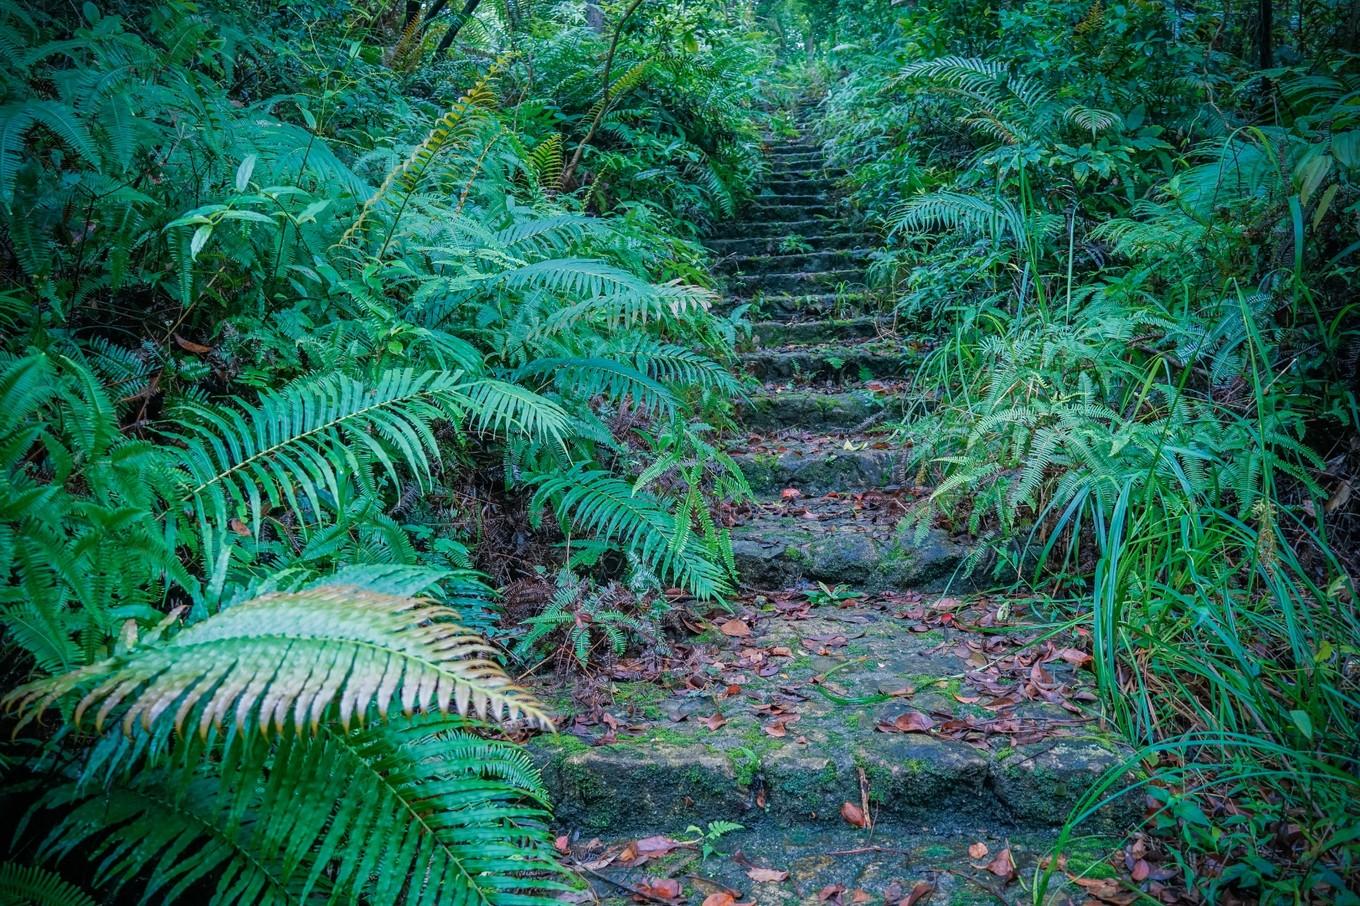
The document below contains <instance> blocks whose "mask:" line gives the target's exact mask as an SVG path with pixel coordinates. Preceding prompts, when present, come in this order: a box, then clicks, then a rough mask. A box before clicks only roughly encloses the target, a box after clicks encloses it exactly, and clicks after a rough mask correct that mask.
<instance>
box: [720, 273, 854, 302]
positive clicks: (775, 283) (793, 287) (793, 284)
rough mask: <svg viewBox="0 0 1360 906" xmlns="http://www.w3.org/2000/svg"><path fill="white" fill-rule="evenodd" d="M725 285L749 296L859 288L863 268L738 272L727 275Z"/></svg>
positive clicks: (742, 294)
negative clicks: (786, 271) (757, 272)
mask: <svg viewBox="0 0 1360 906" xmlns="http://www.w3.org/2000/svg"><path fill="white" fill-rule="evenodd" d="M727 285H728V288H729V289H730V290H732V292H733V293H734V294H735V295H738V296H752V295H755V294H757V293H774V294H790V295H792V294H813V293H817V292H826V291H828V290H839V289H843V288H844V289H848V288H860V289H862V288H863V287H864V269H863V268H853V267H850V268H839V269H837V270H829V271H793V272H789V273H765V274H737V275H734V276H731V277H728V278H727Z"/></svg>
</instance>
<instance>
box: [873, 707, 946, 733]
mask: <svg viewBox="0 0 1360 906" xmlns="http://www.w3.org/2000/svg"><path fill="white" fill-rule="evenodd" d="M934 727H935V721H933V720H931V719H930V718H929V717H928V716H926V715H925V714H922V713H921V712H920V711H906V712H904V713H902V714H899V715H897V717H896V719H894V720H893V722H892V723H890V724H879V729H882V730H887V731H888V732H897V733H929V732H930V731H931V730H932V729H934Z"/></svg>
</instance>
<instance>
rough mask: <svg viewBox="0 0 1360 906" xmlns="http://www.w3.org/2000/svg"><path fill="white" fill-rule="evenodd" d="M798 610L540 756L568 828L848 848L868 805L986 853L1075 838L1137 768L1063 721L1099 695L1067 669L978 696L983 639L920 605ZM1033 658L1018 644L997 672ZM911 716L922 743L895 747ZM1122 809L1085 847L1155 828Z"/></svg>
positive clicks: (759, 624)
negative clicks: (1066, 835)
mask: <svg viewBox="0 0 1360 906" xmlns="http://www.w3.org/2000/svg"><path fill="white" fill-rule="evenodd" d="M795 543H797V542H795ZM852 571H853V570H852ZM845 580H850V581H853V580H852V579H851V576H849V575H843V576H839V577H832V578H831V579H830V580H829V581H831V582H836V581H845ZM785 600H786V601H787V603H788V605H789V606H790V607H791V608H792V609H791V610H790V611H787V612H788V613H791V614H794V615H790V616H785V615H784V614H783V613H781V612H780V610H779V609H776V608H774V607H772V606H769V605H766V606H767V608H768V610H767V611H761V610H759V609H758V608H759V604H758V602H753V605H752V606H750V607H747V608H745V609H744V610H743V611H742V617H741V621H742V623H743V625H745V626H746V627H747V628H748V629H749V630H750V634H749V635H748V636H745V637H741V638H740V639H737V638H728V637H727V636H725V635H723V634H721V633H718V632H716V631H714V630H709V631H708V633H706V634H705V635H701V636H700V637H699V638H698V640H697V641H696V644H704V645H706V646H708V647H710V649H711V660H709V661H708V663H709V664H711V665H712V667H711V669H710V670H709V671H708V672H707V673H706V672H704V670H703V668H702V667H701V668H700V672H699V673H698V674H696V675H693V676H691V678H690V679H689V680H688V681H687V682H686V683H685V684H683V685H679V686H678V688H671V689H667V688H664V687H663V686H660V685H654V684H651V683H630V684H619V685H618V687H616V695H617V694H619V692H623V693H631V694H632V695H633V696H635V698H634V699H633V701H634V712H633V713H632V714H629V713H628V711H627V709H626V707H625V706H617V705H618V702H617V699H616V707H615V708H614V709H612V710H611V713H613V714H614V715H615V717H616V723H617V725H618V728H617V730H616V731H615V732H614V733H613V740H612V741H607V738H606V739H599V738H598V737H601V736H604V727H600V728H599V732H598V733H596V734H595V736H594V737H593V738H591V737H588V738H591V741H594V742H599V743H600V744H597V745H590V744H588V743H587V742H586V741H584V740H582V739H581V738H579V737H577V736H572V735H568V734H560V735H556V736H541V737H538V738H537V739H534V740H531V741H530V743H529V752H530V754H531V756H532V757H533V758H534V759H535V761H536V762H537V763H538V764H539V765H540V766H541V768H542V771H543V780H544V784H545V786H546V787H547V789H548V791H549V794H550V795H551V797H552V801H553V805H554V814H555V817H556V821H557V823H558V824H559V825H560V826H561V827H562V828H564V829H571V830H579V831H581V833H582V834H583V835H592V834H597V833H600V832H607V833H609V834H611V835H623V834H629V833H635V834H639V835H641V834H648V835H650V834H680V833H683V832H684V830H685V828H687V827H688V826H689V825H691V824H697V825H700V826H704V825H705V824H706V823H707V822H708V821H714V820H733V821H737V822H740V823H741V824H743V825H745V826H747V827H750V828H755V827H760V826H765V825H770V826H772V827H778V828H789V827H806V828H827V829H836V830H839V831H843V830H845V829H846V828H847V825H846V823H845V821H844V820H843V819H842V817H841V809H842V806H843V805H844V804H845V803H847V802H849V803H852V804H859V803H860V802H861V796H865V797H867V799H868V802H869V806H870V814H871V815H872V817H873V818H874V820H876V821H879V822H884V823H885V824H888V823H899V824H900V826H903V827H913V828H915V829H916V832H918V833H919V832H921V831H926V832H933V833H938V834H957V835H959V836H960V837H961V838H963V839H969V838H970V837H971V838H972V839H977V838H976V836H974V835H976V834H978V833H984V832H986V831H991V832H993V833H999V834H1004V833H1010V832H1015V833H1021V832H1024V831H1027V830H1043V829H1052V828H1054V827H1056V826H1058V825H1060V824H1062V822H1063V821H1064V820H1065V819H1066V817H1067V815H1068V813H1069V812H1070V810H1071V809H1072V807H1073V806H1074V805H1075V804H1076V802H1077V801H1078V799H1079V798H1080V797H1081V795H1082V794H1083V793H1085V792H1086V790H1087V789H1088V788H1089V787H1090V786H1091V785H1092V784H1093V783H1094V782H1095V781H1096V780H1097V779H1098V778H1099V777H1100V776H1101V775H1102V774H1104V773H1105V772H1106V771H1107V770H1109V769H1112V768H1115V767H1116V766H1118V765H1119V764H1120V763H1121V762H1122V760H1123V758H1124V757H1125V755H1126V753H1125V752H1124V750H1122V749H1121V748H1120V747H1119V746H1118V745H1117V744H1115V743H1113V742H1112V741H1111V739H1110V736H1109V735H1108V734H1107V733H1106V732H1105V731H1103V730H1102V729H1101V728H1100V726H1099V724H1098V723H1097V722H1096V721H1095V720H1094V718H1093V716H1092V715H1088V714H1085V713H1082V712H1081V710H1080V707H1078V712H1079V713H1077V714H1073V713H1071V712H1069V711H1068V710H1065V708H1064V707H1062V706H1061V702H1067V703H1071V702H1074V701H1076V699H1074V698H1073V696H1074V695H1075V693H1076V692H1077V691H1078V690H1082V689H1085V688H1086V687H1087V678H1086V676H1085V675H1084V674H1082V673H1079V672H1078V671H1077V670H1076V669H1075V668H1073V667H1072V666H1071V665H1070V664H1068V663H1066V662H1065V661H1062V660H1051V661H1048V662H1046V663H1044V664H1043V670H1044V671H1045V672H1046V680H1045V682H1044V683H1043V685H1044V686H1045V687H1047V688H1046V689H1040V688H1039V686H1038V684H1036V683H1028V684H1026V683H1025V680H1024V678H1023V677H1020V676H1016V677H1012V676H1010V675H1009V674H1002V673H999V672H997V674H996V677H995V678H993V677H991V676H988V677H986V678H985V680H983V681H982V682H978V683H975V682H974V681H973V680H971V679H969V678H968V677H969V676H970V674H972V672H973V671H976V670H977V669H978V668H977V660H978V657H979V656H980V655H979V652H978V650H977V649H976V648H974V647H972V646H970V645H969V644H968V640H969V638H971V637H972V635H973V634H971V633H964V632H957V631H953V630H951V629H950V626H951V625H954V624H953V622H952V620H948V621H947V620H942V619H941V618H940V613H939V612H936V611H934V610H932V609H930V608H929V605H927V604H925V603H923V602H920V599H919V597H918V598H917V599H916V600H917V601H918V602H920V603H917V604H914V605H912V604H905V605H904V604H902V603H900V602H898V603H894V604H893V605H892V606H889V607H886V608H884V607H880V606H878V605H876V604H874V603H873V602H872V601H870V602H869V603H863V604H858V603H855V602H850V603H849V604H848V605H847V606H842V607H837V606H828V605H826V604H821V605H817V606H814V607H812V608H810V609H808V608H802V607H799V605H798V603H797V601H796V600H788V599H785ZM956 603H957V602H956ZM986 606H988V607H990V605H986ZM954 619H960V620H961V618H960V617H958V616H957V615H955V616H954ZM718 622H723V619H722V618H719V620H718ZM974 642H976V639H974ZM1018 650H1019V648H1018V646H1016V647H1012V646H1011V644H1010V642H1009V641H1003V642H1002V643H1001V647H997V646H995V645H994V646H993V647H992V648H990V649H988V650H987V654H986V655H985V657H987V658H999V657H1005V656H1007V655H1008V654H1010V655H1011V656H1014V652H1017V651H1018ZM1017 663H1018V659H1017ZM1028 664H1029V662H1028V661H1026V662H1025V668H1024V670H1023V671H1022V673H1023V674H1025V675H1027V674H1028V673H1029V672H1030V668H1029V666H1028ZM696 683H697V685H698V688H694V686H695V685H696ZM1002 686H1004V690H1005V691H1004V693H1001V694H998V688H999V687H1002ZM955 696H959V697H962V698H965V699H973V701H972V702H970V703H961V702H959V701H958V700H957V699H956V698H955ZM624 698H625V699H626V698H627V694H625V695H624ZM1054 698H1057V699H1058V702H1057V703H1055V702H1054V701H1053V699H1054ZM989 706H990V707H989ZM913 713H914V714H916V715H920V717H918V718H916V719H917V720H924V721H925V722H926V723H928V726H921V725H919V724H918V725H917V726H921V730H922V732H893V731H892V730H891V728H893V726H894V722H895V721H897V720H898V718H900V717H903V716H904V715H908V714H913ZM715 714H721V715H722V719H721V720H714V717H713V716H714V715H715ZM904 719H905V718H904ZM563 725H564V726H570V724H569V723H567V722H566V721H563ZM879 726H887V727H889V728H890V731H888V732H884V731H881V730H879V729H877V728H878V727H879ZM908 726H911V725H910V724H909V725H908ZM634 727H635V728H636V729H633V728H634ZM586 732H587V733H588V732H589V731H586ZM861 778H862V779H861ZM1115 806H1116V807H1111V808H1109V809H1108V810H1107V811H1106V812H1104V813H1102V814H1099V815H1097V816H1095V817H1094V818H1093V819H1091V820H1089V821H1088V822H1087V823H1086V824H1085V827H1084V830H1086V831H1087V832H1097V831H1100V830H1106V829H1117V828H1122V827H1126V826H1128V825H1130V824H1131V823H1132V822H1134V821H1136V820H1137V819H1138V818H1139V817H1141V812H1142V809H1141V807H1140V806H1141V803H1137V802H1128V801H1121V802H1119V803H1116V804H1115ZM880 839H883V840H885V842H887V843H889V845H891V840H892V838H882V837H880Z"/></svg>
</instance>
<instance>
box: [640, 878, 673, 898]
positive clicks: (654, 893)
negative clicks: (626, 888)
mask: <svg viewBox="0 0 1360 906" xmlns="http://www.w3.org/2000/svg"><path fill="white" fill-rule="evenodd" d="M638 892H639V893H641V894H643V895H645V896H649V897H655V898H657V899H658V900H676V899H679V898H680V882H679V881H677V880H675V879H674V878H643V879H642V883H641V884H639V885H638Z"/></svg>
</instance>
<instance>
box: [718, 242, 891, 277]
mask: <svg viewBox="0 0 1360 906" xmlns="http://www.w3.org/2000/svg"><path fill="white" fill-rule="evenodd" d="M872 254H873V250H872V249H866V248H849V249H825V250H820V251H811V252H785V253H781V254H774V255H731V256H729V257H727V258H724V259H722V260H721V261H719V262H718V265H717V268H716V269H717V271H718V272H719V273H729V274H730V273H738V274H769V273H780V272H783V273H810V272H814V271H828V270H843V269H846V268H849V267H852V266H856V265H858V266H861V267H862V266H863V265H864V264H865V263H866V262H867V261H868V260H869V256H870V255H872Z"/></svg>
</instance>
